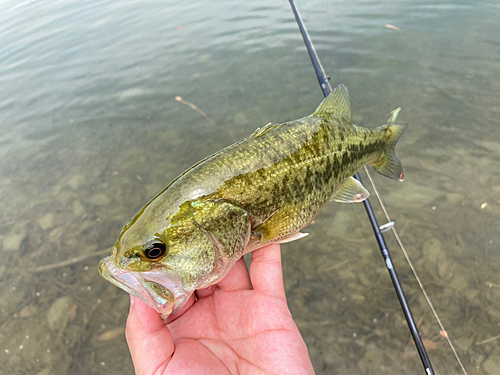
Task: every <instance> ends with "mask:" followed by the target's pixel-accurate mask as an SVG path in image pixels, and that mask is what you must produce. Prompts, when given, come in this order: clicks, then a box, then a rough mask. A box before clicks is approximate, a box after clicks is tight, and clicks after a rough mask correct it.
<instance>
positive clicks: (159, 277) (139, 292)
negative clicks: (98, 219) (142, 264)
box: [99, 256, 191, 319]
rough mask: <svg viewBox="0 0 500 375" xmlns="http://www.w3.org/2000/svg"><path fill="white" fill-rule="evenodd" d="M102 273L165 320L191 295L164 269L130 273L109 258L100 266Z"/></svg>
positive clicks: (102, 261) (106, 278) (103, 260)
mask: <svg viewBox="0 0 500 375" xmlns="http://www.w3.org/2000/svg"><path fill="white" fill-rule="evenodd" d="M99 273H100V274H101V276H102V277H103V278H104V279H105V280H107V281H109V282H110V283H112V284H114V285H116V286H117V287H119V288H120V289H123V290H124V291H126V292H127V293H130V294H132V295H133V296H134V297H137V298H139V299H140V300H141V301H142V302H144V303H145V304H146V305H148V306H150V307H152V308H153V309H155V310H156V311H158V312H159V313H160V314H161V316H162V318H163V319H165V318H167V317H168V316H169V315H170V314H173V313H175V312H177V311H178V310H180V308H181V307H182V306H183V305H184V303H185V301H187V299H188V298H189V296H190V295H191V292H189V291H185V290H184V289H183V288H182V286H181V283H180V282H179V280H176V278H175V277H173V275H172V274H170V272H168V271H165V270H164V269H163V268H156V269H153V270H151V271H145V272H135V271H130V270H127V269H126V268H122V267H119V266H118V265H117V264H116V263H115V262H114V261H113V259H112V256H109V257H106V258H104V259H102V260H101V262H100V263H99Z"/></svg>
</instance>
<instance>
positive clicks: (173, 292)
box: [99, 203, 232, 318]
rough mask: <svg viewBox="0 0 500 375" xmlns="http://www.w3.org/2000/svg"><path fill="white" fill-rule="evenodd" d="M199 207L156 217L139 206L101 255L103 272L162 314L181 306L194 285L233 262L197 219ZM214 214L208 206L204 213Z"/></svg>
mask: <svg viewBox="0 0 500 375" xmlns="http://www.w3.org/2000/svg"><path fill="white" fill-rule="evenodd" d="M187 206H189V207H188V208H186V207H187ZM199 213H200V212H195V210H193V206H192V205H191V203H186V204H184V205H182V207H180V210H179V212H178V214H177V215H175V216H174V218H173V219H168V220H165V219H163V220H161V221H159V220H152V219H151V217H147V216H145V215H144V212H140V213H139V214H138V215H137V216H136V217H135V218H133V219H131V220H130V221H129V222H128V223H127V224H125V226H124V228H123V229H122V232H121V234H120V236H119V237H118V240H117V241H116V243H115V245H114V247H113V250H112V254H111V256H109V257H106V258H104V259H102V260H101V262H100V265H99V272H100V274H101V276H102V277H103V278H104V279H106V280H107V281H109V282H111V283H112V284H114V285H116V286H118V287H119V288H121V289H123V290H125V291H126V292H128V293H130V294H132V295H133V296H135V297H137V298H139V299H140V300H141V301H143V302H144V303H146V304H147V305H149V306H150V307H152V308H154V309H155V310H156V311H158V312H159V313H161V315H162V317H163V318H166V317H167V316H168V315H170V314H173V313H175V312H177V311H179V310H180V309H181V308H182V306H183V305H184V304H185V303H186V301H187V300H188V299H189V297H190V296H191V294H192V293H193V292H194V290H196V289H201V288H204V287H206V286H208V285H211V284H208V285H207V283H209V282H210V281H214V280H215V279H216V278H217V276H218V275H222V274H223V273H224V274H225V273H226V272H218V271H221V267H222V268H224V269H223V271H225V270H226V269H228V268H229V267H230V265H229V264H228V262H227V261H224V260H221V258H222V257H218V256H217V253H218V251H219V249H218V247H217V244H216V243H214V240H213V237H212V236H211V235H210V234H209V233H208V231H206V230H204V229H202V228H201V227H200V225H199V224H198V222H197V220H200V219H199V217H198V216H199V215H198V214H199ZM210 215H211V212H210V211H208V210H207V211H205V212H204V217H205V218H206V217H207V216H210ZM214 220H216V219H214ZM219 252H220V251H219ZM231 263H232V262H231Z"/></svg>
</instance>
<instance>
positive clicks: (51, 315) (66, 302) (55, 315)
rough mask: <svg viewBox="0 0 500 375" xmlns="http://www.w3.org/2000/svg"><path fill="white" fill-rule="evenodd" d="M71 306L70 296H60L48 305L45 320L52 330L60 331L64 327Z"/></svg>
mask: <svg viewBox="0 0 500 375" xmlns="http://www.w3.org/2000/svg"><path fill="white" fill-rule="evenodd" d="M71 306H73V300H72V299H71V297H60V298H58V299H56V300H55V301H54V303H53V304H52V306H50V308H49V310H48V311H47V321H48V323H49V328H50V329H51V330H52V331H54V332H61V331H63V330H64V328H66V325H67V324H68V319H69V311H70V309H71Z"/></svg>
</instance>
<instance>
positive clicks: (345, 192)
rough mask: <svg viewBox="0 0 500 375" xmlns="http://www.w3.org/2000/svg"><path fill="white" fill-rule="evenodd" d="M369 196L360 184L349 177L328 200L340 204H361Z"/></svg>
mask: <svg viewBox="0 0 500 375" xmlns="http://www.w3.org/2000/svg"><path fill="white" fill-rule="evenodd" d="M369 196H370V193H369V192H368V190H366V189H365V187H364V186H363V185H362V184H361V182H359V181H358V180H356V179H355V178H354V177H349V178H348V179H347V180H346V181H345V182H344V184H343V185H342V186H341V187H340V189H339V190H338V191H337V192H336V193H335V194H334V195H333V196H332V197H331V198H330V200H332V201H335V202H340V203H357V202H363V201H364V200H365V199H366V198H368V197H369Z"/></svg>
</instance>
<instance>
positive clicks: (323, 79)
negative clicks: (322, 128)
mask: <svg viewBox="0 0 500 375" xmlns="http://www.w3.org/2000/svg"><path fill="white" fill-rule="evenodd" d="M288 1H289V3H290V6H291V7H292V11H293V14H294V16H295V20H296V21H297V25H298V26H299V30H300V33H301V34H302V39H303V40H304V44H305V45H306V48H307V52H308V54H309V57H310V59H311V62H312V64H313V67H314V71H315V72H316V77H317V78H318V82H319V85H320V87H321V91H323V95H324V96H325V98H326V97H327V96H328V95H330V92H331V87H330V84H329V82H328V81H329V80H330V77H328V76H327V75H326V74H325V71H324V69H323V66H322V65H321V62H320V60H319V58H318V56H317V53H316V50H315V48H314V46H313V44H312V41H311V38H310V36H309V34H308V32H307V30H306V27H305V25H304V23H303V22H302V19H301V17H300V14H299V12H298V10H297V8H296V6H295V3H294V0H288ZM354 177H355V178H356V179H357V180H358V181H359V182H361V177H360V176H359V173H356V174H355V175H354ZM363 204H364V206H365V210H366V213H367V214H368V218H369V220H370V224H371V226H372V229H373V232H374V234H375V238H376V239H377V243H378V246H379V248H380V251H381V253H382V256H383V257H384V260H385V265H386V267H387V270H388V271H389V275H390V276H391V280H392V284H393V285H394V289H395V290H396V294H397V296H398V299H399V303H400V304H401V308H402V309H403V313H404V315H405V318H406V322H407V323H408V327H409V328H410V332H411V335H412V336H413V340H414V341H415V345H416V347H417V350H418V354H419V355H420V359H421V360H422V364H423V365H424V369H425V372H426V374H427V375H434V370H433V369H432V365H431V362H430V360H429V356H428V355H427V352H426V350H425V347H424V344H423V342H422V339H421V337H420V335H419V333H418V329H417V325H416V324H415V320H414V319H413V315H412V314H411V311H410V306H409V305H408V302H407V301H406V297H405V294H404V291H403V287H402V286H401V283H400V282H399V277H398V275H397V273H396V269H395V268H394V265H393V263H392V260H391V255H390V254H389V249H388V248H387V244H386V243H385V240H384V236H383V234H382V231H381V229H380V228H381V227H379V225H378V223H377V218H376V217H375V214H374V212H373V209H372V206H371V204H370V201H369V200H368V199H365V200H364V201H363ZM393 224H394V223H392V222H390V223H388V224H386V225H384V226H383V227H382V228H383V229H384V228H387V227H388V228H390V227H391V226H392V225H393Z"/></svg>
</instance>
